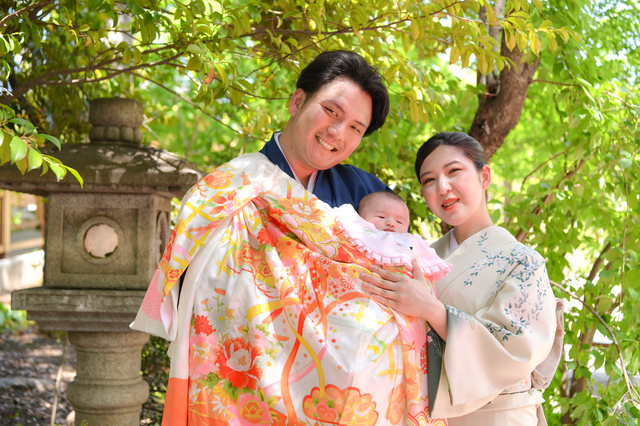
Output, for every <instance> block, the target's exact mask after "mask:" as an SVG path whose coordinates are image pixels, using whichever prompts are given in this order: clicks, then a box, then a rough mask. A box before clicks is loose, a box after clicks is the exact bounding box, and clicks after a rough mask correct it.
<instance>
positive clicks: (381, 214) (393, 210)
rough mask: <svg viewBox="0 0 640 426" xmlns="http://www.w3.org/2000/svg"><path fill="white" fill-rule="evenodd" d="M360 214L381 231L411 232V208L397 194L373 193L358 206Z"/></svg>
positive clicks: (386, 192) (388, 192)
mask: <svg viewBox="0 0 640 426" xmlns="http://www.w3.org/2000/svg"><path fill="white" fill-rule="evenodd" d="M358 214H359V215H360V216H362V218H363V219H364V220H366V221H367V222H371V223H372V224H374V225H375V227H376V228H377V229H379V230H380V231H390V232H402V233H404V232H409V208H408V207H407V205H406V204H405V203H404V201H403V200H402V198H400V196H398V194H396V193H395V192H391V191H378V192H373V193H371V194H369V195H367V196H366V197H364V198H363V199H362V200H360V204H358Z"/></svg>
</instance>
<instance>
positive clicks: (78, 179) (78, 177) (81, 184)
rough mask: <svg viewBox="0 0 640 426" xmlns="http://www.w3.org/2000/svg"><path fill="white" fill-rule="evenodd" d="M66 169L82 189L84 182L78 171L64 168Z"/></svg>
mask: <svg viewBox="0 0 640 426" xmlns="http://www.w3.org/2000/svg"><path fill="white" fill-rule="evenodd" d="M65 167H66V166H65ZM66 169H67V170H68V171H69V172H70V173H71V174H72V175H73V176H74V177H75V178H76V180H77V181H78V183H80V187H84V180H83V179H82V177H81V176H80V173H78V171H77V170H76V169H74V168H71V167H66Z"/></svg>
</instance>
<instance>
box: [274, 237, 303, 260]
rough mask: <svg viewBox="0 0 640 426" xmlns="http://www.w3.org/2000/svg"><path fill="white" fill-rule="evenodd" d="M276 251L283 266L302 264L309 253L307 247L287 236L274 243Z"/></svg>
mask: <svg viewBox="0 0 640 426" xmlns="http://www.w3.org/2000/svg"><path fill="white" fill-rule="evenodd" d="M276 250H278V253H279V254H280V260H281V261H282V264H283V265H284V266H293V265H294V264H300V263H303V262H304V261H305V260H306V257H307V256H308V253H309V249H308V247H306V246H305V245H304V244H302V243H300V242H298V241H296V240H294V239H292V238H289V237H287V236H284V237H282V238H280V239H279V240H277V241H276Z"/></svg>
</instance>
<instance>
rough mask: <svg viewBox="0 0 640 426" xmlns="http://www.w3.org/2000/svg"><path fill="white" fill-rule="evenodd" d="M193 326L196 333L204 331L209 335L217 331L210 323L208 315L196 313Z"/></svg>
mask: <svg viewBox="0 0 640 426" xmlns="http://www.w3.org/2000/svg"><path fill="white" fill-rule="evenodd" d="M193 328H194V329H195V332H196V333H204V334H206V335H207V336H208V335H209V334H211V333H213V332H214V331H215V330H214V329H213V327H211V324H209V319H208V318H207V316H206V315H196V316H195V318H194V326H193Z"/></svg>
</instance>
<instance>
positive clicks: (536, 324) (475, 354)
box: [432, 226, 562, 424]
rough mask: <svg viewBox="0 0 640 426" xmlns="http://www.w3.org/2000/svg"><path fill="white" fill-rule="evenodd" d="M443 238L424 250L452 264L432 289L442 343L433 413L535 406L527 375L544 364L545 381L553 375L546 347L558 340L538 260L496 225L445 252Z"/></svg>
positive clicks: (537, 397)
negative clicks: (441, 307) (441, 308)
mask: <svg viewBox="0 0 640 426" xmlns="http://www.w3.org/2000/svg"><path fill="white" fill-rule="evenodd" d="M451 232H453V231H451ZM450 237H451V236H450V234H447V235H445V236H444V237H442V238H441V239H440V240H438V241H437V242H435V243H433V245H432V247H433V248H435V250H436V252H437V253H438V254H439V255H440V256H441V257H442V258H443V259H445V260H446V261H447V262H449V263H451V264H452V265H453V269H452V271H451V272H450V273H449V274H448V275H447V276H446V277H444V278H443V279H441V280H439V281H437V282H436V283H435V286H436V290H437V295H438V299H439V300H440V301H442V302H443V303H444V304H445V306H446V308H447V342H446V344H445V347H444V353H443V354H442V372H441V377H440V382H439V385H438V388H439V390H438V394H437V396H436V401H435V404H434V407H433V412H434V415H438V416H442V417H457V416H465V415H468V416H473V414H469V413H472V412H474V411H476V410H498V409H502V408H504V407H510V408H509V409H517V408H518V407H525V406H531V405H533V406H539V405H540V403H541V402H542V397H541V394H540V392H539V391H538V390H537V389H535V388H533V387H532V375H534V376H535V373H534V372H535V371H536V370H537V367H538V366H539V365H541V364H542V363H545V362H546V363H547V364H548V365H551V366H552V368H550V369H545V374H546V375H547V376H548V377H547V378H546V379H549V378H550V376H553V373H554V372H555V369H556V367H557V365H558V361H559V353H556V351H552V347H554V348H556V347H557V346H558V345H561V341H562V335H561V334H560V336H559V339H560V343H558V342H557V340H558V339H557V338H558V335H557V333H556V330H557V328H558V321H559V320H558V317H557V312H556V300H555V297H554V295H553V292H552V290H551V287H550V284H549V279H548V277H547V272H546V268H545V262H544V259H543V258H542V257H541V256H540V255H539V254H538V253H537V252H536V251H535V250H533V249H531V248H529V247H526V246H524V245H523V244H521V243H519V242H517V241H516V239H515V238H514V237H513V236H512V235H511V234H510V233H509V232H508V231H507V230H506V229H503V228H500V227H497V226H491V227H488V228H485V229H483V230H482V231H480V232H478V233H476V234H475V235H473V236H471V237H469V238H468V239H467V240H465V241H463V242H462V243H461V244H460V245H459V246H458V247H457V248H456V249H455V250H454V251H453V252H452V253H449V244H448V243H449V241H450ZM560 322H561V319H560ZM547 383H548V382H547ZM534 384H535V383H534ZM499 407H502V408H499ZM540 415H541V410H539V411H538V416H539V417H540ZM463 418H465V417H463ZM469 418H470V419H471V418H472V417H469ZM458 420H459V419H456V421H458ZM460 421H462V420H461V419H460ZM539 421H541V422H544V416H543V417H542V419H540V420H539ZM452 422H453V420H452ZM455 424H458V423H455ZM460 424H473V421H469V422H468V423H464V422H463V423H460Z"/></svg>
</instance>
